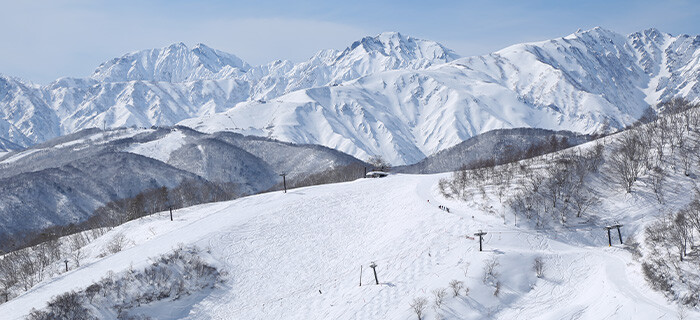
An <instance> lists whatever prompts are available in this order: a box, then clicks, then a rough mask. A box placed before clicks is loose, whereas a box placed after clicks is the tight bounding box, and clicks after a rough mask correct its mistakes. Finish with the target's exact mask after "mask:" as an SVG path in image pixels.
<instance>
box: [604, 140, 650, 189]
mask: <svg viewBox="0 0 700 320" xmlns="http://www.w3.org/2000/svg"><path fill="white" fill-rule="evenodd" d="M618 142H619V147H618V148H617V149H616V150H615V152H613V154H612V156H611V159H610V163H611V171H612V173H613V174H614V175H615V176H616V177H617V179H618V181H619V182H620V184H621V185H622V186H623V187H624V188H625V190H626V191H627V192H632V185H634V182H635V181H637V177H638V176H639V175H640V174H641V171H642V153H644V150H642V148H641V142H640V141H639V137H638V136H637V133H636V132H634V131H633V130H632V131H629V132H626V133H623V134H622V137H621V138H620V139H619V140H618Z"/></svg>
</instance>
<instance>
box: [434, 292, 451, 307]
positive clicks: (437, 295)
mask: <svg viewBox="0 0 700 320" xmlns="http://www.w3.org/2000/svg"><path fill="white" fill-rule="evenodd" d="M432 292H433V303H434V306H435V309H440V307H442V303H443V302H444V301H445V297H447V290H445V288H437V289H433V291H432Z"/></svg>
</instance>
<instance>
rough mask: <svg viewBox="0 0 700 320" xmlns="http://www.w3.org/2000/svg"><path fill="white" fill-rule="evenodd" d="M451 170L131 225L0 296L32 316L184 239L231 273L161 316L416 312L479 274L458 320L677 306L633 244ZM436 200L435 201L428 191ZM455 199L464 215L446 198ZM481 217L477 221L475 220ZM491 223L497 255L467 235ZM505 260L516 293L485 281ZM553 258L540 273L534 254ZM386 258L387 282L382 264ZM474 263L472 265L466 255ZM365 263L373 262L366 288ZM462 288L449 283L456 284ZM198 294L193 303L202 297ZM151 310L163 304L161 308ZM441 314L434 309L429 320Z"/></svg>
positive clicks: (664, 310)
mask: <svg viewBox="0 0 700 320" xmlns="http://www.w3.org/2000/svg"><path fill="white" fill-rule="evenodd" d="M445 176H447V175H445V174H441V175H429V176H414V175H394V176H390V177H388V178H383V179H363V180H357V181H353V182H349V183H340V184H331V185H324V186H316V187H308V188H299V189H293V190H289V192H288V193H287V194H283V193H281V192H272V193H266V194H260V195H255V196H250V197H246V198H241V199H237V200H233V201H230V202H222V203H214V204H206V205H200V206H195V207H190V208H185V209H181V210H177V211H175V217H176V219H175V222H170V221H168V220H169V219H168V218H166V216H165V215H162V214H156V215H154V216H151V217H147V218H143V219H140V220H136V221H132V222H129V223H127V224H125V225H123V226H120V227H118V228H116V229H115V230H113V231H111V232H110V233H109V234H107V235H106V236H104V237H102V238H100V239H97V240H96V241H94V242H93V243H91V244H90V246H91V247H92V248H95V249H96V250H93V252H96V251H99V250H98V248H101V246H103V245H104V244H106V243H107V242H108V240H109V239H111V238H110V235H113V234H115V233H117V232H121V233H123V234H124V235H125V236H126V237H127V238H129V239H131V241H133V242H134V244H135V246H133V247H131V248H129V249H126V250H124V251H122V252H120V253H117V254H115V255H112V256H109V257H106V258H104V259H102V260H97V261H94V262H90V263H85V264H84V265H83V266H82V267H81V268H80V269H78V270H73V271H71V272H68V273H65V274H62V275H60V276H58V277H56V278H54V279H51V280H47V281H45V282H44V283H42V284H40V285H39V286H37V287H35V288H33V289H32V290H30V291H29V292H27V293H25V294H24V295H22V296H20V297H18V298H16V299H14V300H12V301H10V302H9V303H5V304H2V305H0V314H2V315H3V317H2V318H3V319H21V318H22V317H23V316H24V315H26V314H27V313H28V312H29V310H30V309H31V308H32V307H39V306H42V305H44V304H45V302H46V301H47V300H48V299H50V298H51V297H52V296H54V295H56V294H57V293H60V292H64V291H67V290H74V289H79V288H84V287H86V286H87V285H89V284H90V283H91V282H92V281H95V280H97V279H99V278H100V277H101V276H104V275H105V274H106V273H107V270H113V271H114V272H119V271H122V270H127V269H128V268H131V267H132V266H133V267H134V268H139V267H141V266H145V265H147V264H148V263H149V262H148V258H147V257H154V256H157V255H159V254H163V253H167V252H168V251H170V250H171V249H172V248H174V247H176V246H177V245H178V243H183V244H195V245H198V246H200V247H202V248H204V249H208V250H211V255H212V256H213V257H214V258H215V259H217V261H216V265H217V266H218V267H219V268H220V269H221V270H223V271H225V272H226V274H227V275H226V276H225V279H226V281H225V283H224V284H223V285H221V286H219V287H218V288H217V289H215V290H213V291H211V292H207V293H203V294H200V295H197V296H196V297H191V298H187V299H185V301H180V302H177V303H161V305H164V306H166V308H168V310H167V312H166V311H165V310H164V309H162V308H157V307H155V306H153V307H151V308H149V306H148V305H145V306H142V307H140V308H139V312H146V313H147V315H149V316H152V317H154V318H158V319H175V318H183V317H184V318H186V319H412V318H414V317H415V314H413V313H412V312H411V311H410V309H409V303H410V301H411V300H412V299H413V298H415V297H418V296H424V297H426V298H428V299H429V301H432V294H431V291H432V290H433V289H435V288H447V287H448V283H449V282H450V281H451V280H452V279H458V280H462V281H464V282H465V284H466V285H467V286H468V287H469V288H470V294H469V296H468V297H464V296H460V297H452V294H451V292H449V293H448V298H446V303H445V305H444V306H443V308H442V309H441V311H440V313H441V314H442V315H443V316H445V317H446V318H448V319H483V318H488V317H494V318H499V319H533V318H537V319H620V318H630V319H657V318H669V317H674V316H675V311H674V310H675V307H673V306H671V305H669V304H668V303H667V302H666V300H665V298H664V297H663V296H662V295H660V294H658V293H655V292H653V291H651V289H649V288H648V287H647V285H646V284H645V281H644V280H643V277H642V276H641V272H639V271H636V272H634V270H635V269H634V268H636V270H638V269H639V264H638V263H637V262H634V261H633V260H632V259H631V254H630V253H628V252H627V251H625V250H621V249H619V248H615V247H613V248H608V247H591V246H581V245H575V244H568V243H566V242H564V241H565V239H567V238H566V237H557V236H556V235H552V234H551V233H550V234H545V233H542V232H539V231H536V230H532V229H529V228H527V227H522V226H521V227H515V226H512V223H509V224H508V225H505V224H504V223H503V219H502V218H501V217H497V216H494V215H488V214H484V213H483V212H481V211H480V210H478V209H475V208H473V207H470V205H469V204H468V203H465V202H458V201H449V200H445V199H443V198H442V197H441V196H439V195H438V192H437V190H436V183H437V180H438V179H439V178H441V177H445ZM428 200H429V201H428ZM440 204H442V205H446V206H448V207H450V209H451V213H446V212H445V211H442V210H440V209H438V208H437V206H438V205H440ZM472 217H473V218H472ZM479 229H483V230H484V231H487V232H489V234H488V235H487V237H486V239H485V243H484V248H485V250H484V252H479V251H478V238H477V240H470V239H468V238H467V237H466V236H467V235H473V233H474V232H476V231H477V230H479ZM494 256H496V257H498V258H499V262H500V264H501V266H500V268H499V272H500V273H501V280H502V282H503V293H502V294H501V295H500V296H499V297H494V296H493V294H492V291H490V290H491V287H489V286H487V285H484V284H483V283H482V281H481V277H482V274H483V271H482V269H483V265H484V262H485V261H486V260H488V259H489V258H491V257H494ZM536 256H541V257H543V259H544V260H545V263H546V264H545V276H544V278H543V279H537V278H536V277H535V276H534V272H533V271H532V270H531V266H532V260H533V259H534V257H536ZM372 261H374V262H376V263H377V265H378V267H377V274H378V278H379V282H380V285H375V284H374V276H373V274H372V270H371V269H370V268H369V264H370V262H372ZM467 262H468V263H469V264H470V268H469V272H468V274H467V276H466V277H465V276H464V273H463V266H464V265H465V264H466V263H467ZM360 265H362V266H363V274H362V286H359V281H360V274H359V272H360V270H359V269H360ZM448 291H449V289H448ZM188 301H189V302H188ZM148 312H150V313H148ZM434 316H435V311H434V310H433V309H432V308H430V307H429V308H428V309H427V310H426V318H433V317H434Z"/></svg>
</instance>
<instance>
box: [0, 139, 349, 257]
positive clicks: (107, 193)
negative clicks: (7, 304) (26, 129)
mask: <svg viewBox="0 0 700 320" xmlns="http://www.w3.org/2000/svg"><path fill="white" fill-rule="evenodd" d="M353 163H361V162H360V161H359V160H357V159H355V158H353V157H351V156H349V155H346V154H343V153H341V152H338V151H336V150H332V149H328V148H325V147H321V146H314V145H295V144H291V143H286V142H280V141H275V140H270V139H264V138H259V137H246V136H242V135H240V134H237V133H231V132H221V133H215V134H203V133H200V132H197V131H194V130H192V129H190V128H186V127H175V128H152V129H132V128H127V129H114V130H107V131H102V130H99V129H90V130H84V131H80V132H78V133H75V134H72V135H67V136H63V137H60V138H56V139H53V140H50V141H48V142H45V143H43V144H39V145H36V146H33V147H30V148H27V149H24V150H20V151H15V152H10V153H7V154H4V155H3V154H0V191H1V192H0V239H3V241H4V240H6V239H10V238H13V237H15V238H17V239H15V240H20V239H19V237H20V235H22V234H25V233H27V232H36V231H40V230H42V229H44V228H48V227H54V226H65V225H68V224H76V223H81V222H84V221H85V220H87V219H88V218H90V217H91V216H93V214H94V211H95V209H97V208H98V207H100V206H103V205H105V204H106V203H108V202H110V201H115V200H118V199H124V198H130V197H134V196H136V195H137V194H138V193H140V192H142V191H144V190H149V189H155V188H160V187H163V186H165V187H167V188H175V187H177V186H179V185H180V184H182V183H183V182H184V181H195V182H196V183H195V184H205V185H208V186H210V185H212V184H214V185H226V186H230V187H231V188H235V190H234V193H235V194H236V195H238V196H240V195H244V194H251V193H256V192H260V191H264V190H267V189H269V188H271V187H273V186H275V185H276V184H278V183H279V182H280V181H281V177H279V174H280V173H286V174H287V179H289V180H290V181H294V180H296V179H299V178H303V177H306V176H307V175H310V174H315V173H320V172H322V171H325V170H329V169H332V168H336V167H341V166H347V165H349V164H353ZM360 174H361V173H359V172H358V175H360ZM214 189H216V188H214ZM192 191H194V190H192ZM200 203H201V202H200ZM0 242H2V241H0ZM8 245H9V243H1V244H0V248H5V246H8Z"/></svg>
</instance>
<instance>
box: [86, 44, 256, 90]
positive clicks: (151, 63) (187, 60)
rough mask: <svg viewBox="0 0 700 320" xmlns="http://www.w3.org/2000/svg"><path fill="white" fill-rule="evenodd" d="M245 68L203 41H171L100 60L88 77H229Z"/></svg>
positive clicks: (182, 79)
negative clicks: (159, 47) (189, 43)
mask: <svg viewBox="0 0 700 320" xmlns="http://www.w3.org/2000/svg"><path fill="white" fill-rule="evenodd" d="M249 69H250V65H248V64H247V63H245V62H244V61H243V60H241V59H240V58H238V57H236V56H234V55H232V54H229V53H226V52H221V51H219V50H214V49H212V48H209V47H207V46H206V45H204V44H201V43H200V44H197V45H196V46H195V47H194V48H192V49H189V48H188V47H187V46H186V45H185V44H184V43H175V44H172V45H170V46H168V47H165V48H162V49H151V50H143V51H138V52H132V53H129V54H127V55H124V56H122V57H121V58H115V59H112V60H110V61H108V62H105V63H103V64H101V65H100V66H99V67H98V68H97V70H95V72H94V73H93V74H92V76H91V78H92V79H95V80H97V81H102V82H125V81H134V80H142V81H165V82H185V81H194V80H211V79H225V78H232V77H236V76H240V75H241V74H243V73H245V72H246V71H248V70H249Z"/></svg>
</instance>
